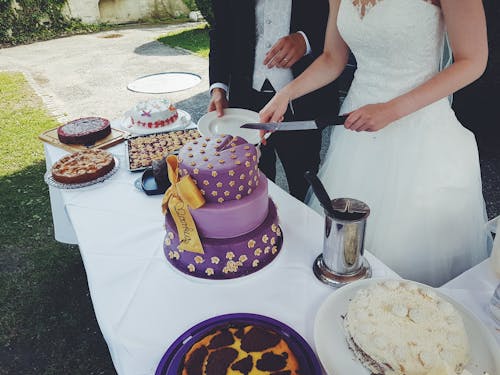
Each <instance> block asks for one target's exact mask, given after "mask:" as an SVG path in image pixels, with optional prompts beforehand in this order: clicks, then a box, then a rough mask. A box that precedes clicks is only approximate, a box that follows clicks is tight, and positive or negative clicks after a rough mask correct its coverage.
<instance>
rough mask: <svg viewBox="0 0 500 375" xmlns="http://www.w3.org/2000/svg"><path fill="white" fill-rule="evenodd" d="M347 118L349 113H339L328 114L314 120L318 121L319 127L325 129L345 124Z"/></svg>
mask: <svg viewBox="0 0 500 375" xmlns="http://www.w3.org/2000/svg"><path fill="white" fill-rule="evenodd" d="M346 119H347V115H342V116H338V115H332V114H327V115H322V116H320V117H318V118H317V119H316V120H314V121H315V122H316V125H317V127H318V129H320V130H323V129H324V128H326V127H327V126H334V125H344V122H345V120H346Z"/></svg>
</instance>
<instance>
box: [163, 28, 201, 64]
mask: <svg viewBox="0 0 500 375" xmlns="http://www.w3.org/2000/svg"><path fill="white" fill-rule="evenodd" d="M158 41H159V42H162V43H163V44H166V45H168V46H171V47H181V48H184V49H187V50H189V51H192V52H194V53H195V54H197V55H198V56H201V57H208V52H209V51H210V40H209V37H208V26H206V25H201V26H198V27H194V28H191V29H184V30H181V31H175V32H172V33H169V34H167V35H165V36H162V37H161V38H158Z"/></svg>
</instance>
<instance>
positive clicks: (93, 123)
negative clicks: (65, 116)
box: [57, 117, 111, 145]
mask: <svg viewBox="0 0 500 375" xmlns="http://www.w3.org/2000/svg"><path fill="white" fill-rule="evenodd" d="M109 134H111V126H110V123H109V121H108V120H106V119H104V118H101V117H84V118H80V119H77V120H73V121H70V122H68V123H66V124H64V125H61V126H60V127H59V128H57V137H58V138H59V141H60V142H61V143H66V144H80V145H87V144H93V143H95V142H96V141H98V140H100V139H103V138H105V137H107V136H108V135H109Z"/></svg>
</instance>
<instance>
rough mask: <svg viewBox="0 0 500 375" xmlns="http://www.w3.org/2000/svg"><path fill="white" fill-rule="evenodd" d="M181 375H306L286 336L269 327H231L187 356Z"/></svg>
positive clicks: (209, 336) (201, 342)
mask: <svg viewBox="0 0 500 375" xmlns="http://www.w3.org/2000/svg"><path fill="white" fill-rule="evenodd" d="M178 374H179V375H299V374H300V375H304V374H302V373H301V372H300V368H299V363H298V360H297V358H296V356H295V355H294V353H293V352H292V350H291V349H290V347H289V346H288V344H287V342H286V341H285V339H284V338H283V336H282V335H281V334H280V333H278V332H276V331H274V330H272V329H269V328H267V327H261V326H259V325H253V324H241V325H235V324H228V325H225V326H223V327H218V328H217V329H215V330H214V331H212V332H210V333H207V335H206V336H204V337H202V338H201V339H200V340H198V341H197V342H196V343H194V344H193V345H192V346H191V348H190V349H189V351H188V352H187V353H186V355H185V357H184V360H183V362H182V365H181V367H180V368H179V371H178Z"/></svg>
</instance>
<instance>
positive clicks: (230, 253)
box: [226, 251, 235, 259]
mask: <svg viewBox="0 0 500 375" xmlns="http://www.w3.org/2000/svg"><path fill="white" fill-rule="evenodd" d="M234 257H235V255H234V253H233V252H232V251H228V252H227V253H226V259H234Z"/></svg>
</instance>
